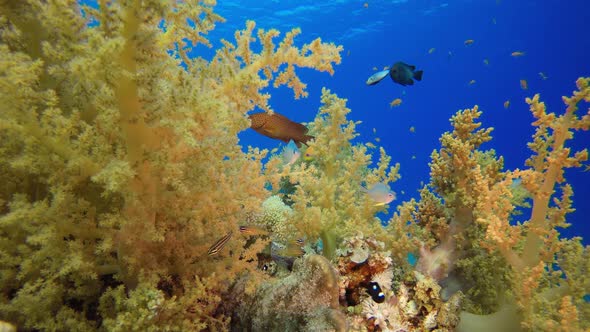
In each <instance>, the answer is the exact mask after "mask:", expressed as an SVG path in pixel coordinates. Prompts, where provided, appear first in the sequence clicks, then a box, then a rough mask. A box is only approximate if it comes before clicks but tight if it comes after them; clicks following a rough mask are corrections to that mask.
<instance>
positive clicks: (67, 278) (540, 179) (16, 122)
mask: <svg viewBox="0 0 590 332" xmlns="http://www.w3.org/2000/svg"><path fill="white" fill-rule="evenodd" d="M214 4H215V1H213V0H203V1H199V2H181V1H172V2H169V1H156V0H148V1H139V0H126V1H120V2H113V1H106V0H99V1H98V6H97V8H93V7H89V6H83V5H80V4H78V3H77V1H74V0H58V1H42V0H26V1H0V13H1V14H0V41H1V42H0V182H1V183H2V184H3V185H2V187H1V188H0V288H1V292H2V293H1V298H0V320H2V321H6V322H8V323H10V324H14V325H15V326H17V327H18V328H20V329H25V330H59V331H68V330H71V331H93V330H105V331H106V330H108V331H127V330H138V331H162V330H170V331H188V330H190V331H193V330H228V329H234V330H236V329H241V330H260V329H268V330H277V329H280V330H284V331H289V330H293V331H296V330H338V331H344V330H346V329H353V330H362V331H365V330H366V331H379V330H382V331H385V330H398V331H399V330H410V331H428V330H433V331H451V330H453V329H455V328H456V330H458V331H476V330H477V329H479V328H481V327H482V324H481V322H484V323H485V324H492V325H493V326H500V325H494V324H497V322H498V320H502V323H505V324H504V325H502V326H504V327H506V329H512V330H534V331H537V330H539V331H540V330H546V331H552V330H555V329H557V328H558V327H560V328H562V329H563V330H569V331H578V330H584V329H588V328H590V325H589V324H590V323H589V322H590V305H589V303H588V302H587V301H585V299H584V295H587V294H590V277H589V275H590V263H589V262H590V260H589V250H588V247H584V246H583V245H582V244H581V241H580V239H579V238H573V239H562V238H560V237H559V233H558V230H557V229H558V228H560V227H567V223H566V220H565V216H566V214H567V213H568V212H570V211H571V209H572V208H571V203H572V201H571V196H572V193H573V190H572V187H571V186H570V185H568V184H567V183H566V181H565V178H564V169H566V168H570V167H579V166H582V163H583V162H585V161H586V160H587V151H586V150H583V151H579V152H575V153H573V154H571V151H570V149H569V148H568V147H567V146H566V145H565V144H566V143H567V142H568V140H570V139H572V138H573V133H574V131H575V130H588V129H589V127H590V111H589V112H588V113H586V114H583V115H582V116H577V115H576V111H577V107H578V105H579V104H580V103H582V102H583V101H585V102H590V87H589V82H590V79H588V78H580V79H578V81H577V86H578V90H577V91H576V92H575V93H574V95H573V96H572V97H570V98H564V102H565V103H566V105H567V109H566V112H565V114H563V115H560V116H557V115H555V114H553V113H547V112H546V110H545V106H544V104H543V103H541V102H540V101H539V96H538V95H537V96H535V97H533V98H531V99H527V102H528V103H529V104H530V106H531V110H532V112H533V115H534V116H535V118H536V121H535V122H534V123H533V124H534V126H536V127H537V132H536V133H535V135H534V141H533V142H532V143H531V144H530V145H529V147H530V148H531V149H532V150H533V156H532V157H531V158H530V159H529V160H528V161H527V164H526V167H528V168H526V169H522V170H504V169H503V168H504V166H503V159H502V157H498V156H496V153H495V151H493V150H487V151H484V150H482V146H483V144H484V143H486V142H488V141H490V140H491V131H492V130H491V128H487V129H481V128H480V127H481V123H479V122H477V119H478V117H479V116H480V114H481V112H480V111H479V110H478V108H477V106H476V107H474V108H473V109H467V110H463V111H459V112H458V113H457V114H456V115H455V116H453V118H452V119H451V122H452V125H453V131H452V132H448V133H445V134H443V136H442V138H441V148H440V150H438V151H435V152H433V154H432V162H431V164H430V167H431V181H430V183H429V184H428V185H427V186H426V187H424V188H422V189H421V191H420V198H419V200H414V199H412V200H410V201H408V202H402V203H401V204H400V205H399V206H398V207H397V208H396V210H395V212H394V213H393V216H392V217H391V218H390V219H389V220H381V219H379V218H378V217H377V214H378V213H379V212H382V211H385V210H386V209H388V208H389V207H388V205H387V204H376V202H375V201H374V200H373V199H372V198H371V197H370V196H369V195H368V193H367V188H373V187H374V186H375V185H377V184H379V186H378V187H379V188H386V187H388V186H390V185H391V184H392V183H394V182H395V181H396V180H397V179H398V178H399V174H398V171H399V165H397V164H396V165H394V166H391V165H390V163H391V159H392V158H391V157H390V156H388V155H387V154H386V152H385V150H384V149H383V148H378V149H376V147H375V146H374V145H373V144H371V143H355V144H353V143H351V141H352V140H353V139H354V138H356V137H357V136H358V134H357V133H356V126H357V125H358V124H359V122H355V121H352V120H349V119H348V118H347V116H348V115H349V113H350V109H348V108H347V107H346V100H345V99H342V98H339V97H338V96H336V95H335V94H333V93H331V92H330V91H329V90H328V89H325V88H324V89H323V91H322V96H321V103H322V105H321V107H320V110H319V112H318V114H317V115H316V117H315V119H314V120H313V122H311V123H309V124H307V126H308V127H309V134H310V135H312V136H314V137H315V138H314V139H313V140H309V141H308V142H307V143H308V146H307V147H304V149H305V151H307V152H312V151H313V153H309V154H308V157H306V158H300V160H298V161H296V162H293V163H292V164H291V163H290V164H288V165H285V163H284V160H283V158H281V157H280V156H278V155H276V154H272V153H270V154H269V152H268V151H266V150H259V149H257V148H248V149H247V152H244V149H243V148H242V147H241V146H240V145H239V141H238V138H237V134H238V133H239V132H240V131H242V130H246V129H247V128H248V127H249V125H250V123H249V120H248V116H247V113H248V112H250V111H252V110H254V109H255V108H258V109H262V110H264V111H267V112H270V113H272V112H273V110H272V107H271V105H270V104H269V98H270V94H269V93H268V89H269V88H271V87H278V86H281V85H286V86H287V87H289V88H291V89H292V90H293V91H294V97H295V98H299V97H305V96H306V95H307V93H306V91H305V88H306V86H305V84H304V83H303V82H302V81H301V80H300V79H299V78H298V77H297V75H296V73H295V69H296V67H308V68H312V69H316V70H319V71H324V72H328V73H330V74H332V73H333V71H334V69H333V65H334V64H338V63H339V62H340V55H339V52H340V51H341V50H342V48H341V47H340V46H336V45H333V44H328V43H324V42H322V41H321V40H320V39H316V40H314V41H312V42H311V43H309V44H306V45H303V46H301V47H300V48H298V47H296V46H294V45H295V37H296V36H297V35H298V34H299V33H300V31H299V29H294V30H292V31H291V32H288V33H287V34H286V35H285V36H284V38H283V39H282V40H281V41H280V42H279V43H278V45H277V44H275V43H276V38H277V37H278V36H279V32H278V31H276V30H268V31H265V30H262V29H258V30H257V31H255V23H254V22H253V21H247V22H246V27H245V29H244V30H241V31H237V32H236V34H235V42H233V43H232V42H230V41H226V40H223V41H222V47H221V48H219V49H218V50H217V51H216V53H215V55H214V56H213V58H212V59H210V60H206V59H203V58H200V57H198V56H197V57H194V56H192V55H191V56H189V53H190V51H192V49H191V48H192V47H194V46H195V45H196V44H199V43H200V44H205V45H208V46H210V43H209V41H208V40H207V38H206V34H207V32H208V31H210V30H212V29H214V28H215V25H216V24H217V23H218V22H221V21H222V20H223V19H222V18H221V17H219V16H218V15H216V14H215V13H214V11H213V6H214ZM254 44H256V45H255V47H251V46H252V45H254ZM253 49H260V51H259V52H254V51H253ZM267 157H270V158H268V161H266V160H267ZM301 159H303V160H301ZM373 160H378V161H377V162H376V163H375V164H373V162H372V161H373ZM263 161H264V162H263ZM556 186H559V187H558V188H556ZM391 188H393V190H394V191H395V186H394V185H392V186H391ZM391 194H392V197H393V196H394V193H391ZM387 203H389V205H392V204H393V203H391V202H390V201H387ZM529 204H530V206H531V216H530V219H528V220H525V219H521V218H524V217H523V216H525V215H526V212H527V208H528V206H529ZM517 207H518V208H519V209H518V210H516V208H517ZM523 212H524V213H523ZM383 225H385V226H383ZM248 227H251V228H248ZM244 230H246V231H244ZM361 231H362V232H361ZM293 244H295V247H296V249H297V250H295V251H289V250H284V251H280V252H275V251H273V248H276V247H279V246H280V245H283V246H285V247H289V246H293ZM303 246H304V249H305V255H303V251H302V250H301V249H302V248H301V247H303ZM269 253H270V254H269ZM320 254H321V255H320ZM300 256H303V257H300ZM412 257H417V259H418V262H417V263H416V264H414V262H413V261H412V259H411V258H412ZM286 261H288V262H289V264H284V266H283V269H281V270H280V273H279V272H276V271H272V272H271V271H268V266H269V265H268V264H276V265H279V264H283V263H284V262H286ZM242 301H243V302H242ZM10 327H12V326H11V325H10Z"/></svg>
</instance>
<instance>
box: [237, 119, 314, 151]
mask: <svg viewBox="0 0 590 332" xmlns="http://www.w3.org/2000/svg"><path fill="white" fill-rule="evenodd" d="M248 117H249V118H250V121H251V124H250V128H252V129H254V130H255V131H256V132H257V133H259V134H262V135H264V136H266V137H270V138H274V139H278V140H281V141H283V142H285V143H289V140H293V141H294V142H295V144H296V145H297V147H301V143H303V144H305V145H307V141H309V140H310V139H313V138H314V137H313V136H310V135H307V131H308V129H307V127H306V126H304V125H302V124H301V123H297V122H293V121H291V120H289V119H288V118H287V117H285V116H284V115H281V114H279V113H277V112H274V114H272V115H271V114H268V113H266V112H260V113H254V114H250V115H249V116H248Z"/></svg>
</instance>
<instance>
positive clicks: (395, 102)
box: [389, 98, 402, 107]
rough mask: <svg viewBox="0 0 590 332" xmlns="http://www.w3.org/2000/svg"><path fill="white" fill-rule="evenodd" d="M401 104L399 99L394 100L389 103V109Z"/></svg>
mask: <svg viewBox="0 0 590 332" xmlns="http://www.w3.org/2000/svg"><path fill="white" fill-rule="evenodd" d="M401 104H402V100H401V98H396V99H394V100H393V101H392V102H391V103H389V107H396V106H399V105H401Z"/></svg>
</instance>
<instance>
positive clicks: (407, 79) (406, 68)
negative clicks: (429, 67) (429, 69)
mask: <svg viewBox="0 0 590 332" xmlns="http://www.w3.org/2000/svg"><path fill="white" fill-rule="evenodd" d="M423 73H424V71H422V70H416V66H414V65H408V64H406V63H403V62H396V63H394V64H393V66H391V68H389V70H383V71H380V72H377V73H375V74H373V75H371V77H369V79H367V85H375V84H377V83H379V82H381V81H382V80H383V79H384V78H385V77H386V76H387V74H389V77H391V79H392V80H393V81H394V82H395V83H397V84H401V85H403V86H406V85H414V80H416V81H421V80H422V74H423Z"/></svg>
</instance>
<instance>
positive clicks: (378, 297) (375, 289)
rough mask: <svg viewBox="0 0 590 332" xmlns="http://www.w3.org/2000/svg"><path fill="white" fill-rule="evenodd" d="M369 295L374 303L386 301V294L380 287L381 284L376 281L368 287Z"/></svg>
mask: <svg viewBox="0 0 590 332" xmlns="http://www.w3.org/2000/svg"><path fill="white" fill-rule="evenodd" d="M367 293H369V295H371V298H372V299H373V301H375V302H377V303H383V301H385V294H383V290H381V286H379V284H378V283H376V282H374V281H372V282H370V283H369V284H368V285H367Z"/></svg>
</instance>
